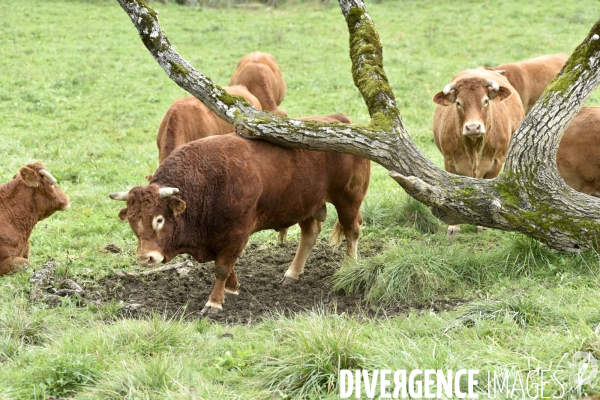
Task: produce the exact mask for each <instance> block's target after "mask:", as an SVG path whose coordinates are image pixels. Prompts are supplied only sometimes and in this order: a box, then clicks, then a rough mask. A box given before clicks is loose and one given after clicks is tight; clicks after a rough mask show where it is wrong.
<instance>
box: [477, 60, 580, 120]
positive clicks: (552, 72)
mask: <svg viewBox="0 0 600 400" xmlns="http://www.w3.org/2000/svg"><path fill="white" fill-rule="evenodd" d="M568 59H569V55H568V54H566V53H558V54H550V55H545V56H540V57H536V58H532V59H529V60H524V61H520V62H516V63H506V64H500V65H497V66H495V67H486V69H490V70H500V71H505V72H504V75H505V76H506V79H508V81H509V82H510V84H511V85H512V86H513V87H514V88H515V89H516V90H517V92H518V93H519V96H520V97H521V102H522V103H523V108H524V110H525V113H528V112H529V110H530V109H531V107H533V105H534V104H535V102H536V101H537V100H538V99H539V98H540V96H541V95H542V93H543V92H544V89H546V86H548V84H549V83H550V81H551V80H552V79H554V77H555V76H556V74H558V73H559V72H560V70H561V69H562V67H563V66H564V65H565V63H566V62H567V60H568Z"/></svg>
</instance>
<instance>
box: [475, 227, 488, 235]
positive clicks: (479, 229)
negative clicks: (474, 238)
mask: <svg viewBox="0 0 600 400" xmlns="http://www.w3.org/2000/svg"><path fill="white" fill-rule="evenodd" d="M486 229H487V228H486V227H485V226H477V233H478V234H479V233H483V231H485V230H486Z"/></svg>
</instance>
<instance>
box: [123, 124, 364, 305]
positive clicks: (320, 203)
mask: <svg viewBox="0 0 600 400" xmlns="http://www.w3.org/2000/svg"><path fill="white" fill-rule="evenodd" d="M369 177H370V162H369V160H366V159H363V158H359V157H356V156H352V155H348V154H341V153H326V152H313V151H308V150H288V149H284V148H282V147H279V146H276V145H273V144H271V143H268V142H265V141H260V140H247V139H244V138H241V137H239V136H237V135H235V134H230V135H223V136H212V137H208V138H205V139H202V140H197V141H194V142H191V143H188V144H187V145H185V146H182V147H180V148H179V149H177V150H175V151H174V152H173V153H172V154H171V156H170V157H169V158H167V159H166V160H165V162H164V163H163V164H162V165H161V166H160V167H159V168H158V170H157V171H156V173H155V174H154V175H153V177H152V180H151V182H150V184H149V185H148V186H146V187H139V186H138V187H135V188H133V189H131V191H130V192H129V195H128V197H127V208H125V209H123V210H121V212H120V214H119V216H120V218H121V219H123V220H127V221H129V223H130V226H131V228H132V230H133V231H134V233H135V234H136V236H137V237H138V243H139V245H138V260H140V262H142V263H143V264H145V265H149V262H148V261H147V260H148V257H147V254H148V252H150V251H157V252H160V255H161V256H162V257H164V258H163V259H162V260H157V261H163V262H168V261H169V260H171V259H172V258H173V257H175V256H176V255H178V254H181V253H187V254H190V255H192V256H193V257H194V258H195V259H196V260H198V261H199V262H208V261H211V260H215V276H216V279H217V281H216V283H215V287H214V290H213V293H211V296H210V297H209V303H211V304H213V305H220V304H222V303H223V299H224V290H225V289H227V290H229V291H235V289H236V287H237V278H236V276H235V272H234V269H233V266H234V263H235V262H236V260H237V258H238V256H239V255H240V253H241V252H242V250H243V249H244V246H245V245H246V243H247V241H248V238H249V237H250V235H251V234H252V233H254V232H258V231H261V230H265V229H275V230H280V229H283V228H287V227H289V226H291V225H293V224H296V223H299V224H300V228H301V236H302V239H301V243H300V246H299V253H300V247H302V246H304V249H305V250H306V253H307V251H309V250H310V248H312V246H313V245H314V242H313V241H312V239H315V240H316V235H318V233H319V231H320V229H321V225H320V224H321V222H320V220H321V219H324V217H325V212H324V205H325V203H326V202H329V203H332V204H333V205H334V206H335V208H336V210H337V212H338V220H339V224H340V225H341V227H342V228H343V230H344V233H345V235H346V240H347V245H348V246H349V247H348V248H349V249H351V247H352V246H354V248H353V249H354V250H355V246H356V243H357V241H358V236H359V232H360V226H359V225H360V222H362V217H361V215H360V205H361V203H362V200H363V198H364V196H365V195H366V192H367V188H368V184H369ZM159 187H177V188H179V191H180V193H179V195H177V196H175V197H171V198H168V199H162V200H160V199H159V198H158V189H159ZM182 202H184V203H183V204H184V205H185V206H186V208H185V211H183V212H182V213H181V214H178V213H177V212H175V211H174V210H179V209H180V207H181V203H182ZM173 203H175V204H173ZM157 215H162V216H163V217H164V219H165V222H164V225H163V227H162V229H160V230H159V231H158V232H157V231H155V230H154V229H153V227H152V221H153V220H156V218H157V217H156V216H157ZM303 241H304V244H303V243H302V242H303ZM303 251H304V250H303ZM144 252H146V253H144ZM297 256H298V254H297ZM304 261H305V260H304ZM304 261H302V262H299V263H298V264H299V265H298V268H297V269H295V270H296V271H299V273H302V269H303V266H304ZM292 264H294V263H292ZM300 264H301V265H300ZM290 268H291V267H290ZM209 303H207V304H209Z"/></svg>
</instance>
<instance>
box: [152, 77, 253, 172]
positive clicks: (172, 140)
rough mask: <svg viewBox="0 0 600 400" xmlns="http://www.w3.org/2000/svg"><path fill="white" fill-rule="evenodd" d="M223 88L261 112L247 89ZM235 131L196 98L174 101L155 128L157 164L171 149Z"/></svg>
mask: <svg viewBox="0 0 600 400" xmlns="http://www.w3.org/2000/svg"><path fill="white" fill-rule="evenodd" d="M223 89H225V90H226V91H227V92H229V93H231V94H235V95H238V96H241V97H243V98H245V99H246V100H248V101H249V102H250V103H251V104H252V105H253V106H254V107H256V108H257V109H259V110H262V106H261V105H260V102H259V101H258V99H257V98H256V97H254V95H253V94H252V93H250V92H249V91H248V89H246V87H244V86H242V85H236V86H226V87H224V88H223ZM234 131H235V128H234V127H233V125H231V124H230V123H228V122H225V121H223V120H222V119H221V118H219V117H217V116H216V115H215V114H214V113H213V112H212V111H210V109H209V108H208V107H206V106H205V105H204V104H202V102H201V101H200V100H198V99H197V98H195V97H186V98H183V99H178V100H175V102H173V104H172V105H171V107H169V110H168V111H167V113H166V114H165V116H164V118H163V120H162V122H161V123H160V127H159V128H158V136H157V137H156V146H157V147H158V162H159V164H162V162H163V161H164V160H165V158H167V156H168V155H169V154H171V152H172V151H173V150H175V149H176V148H178V147H180V146H183V145H184V144H186V143H189V142H191V141H192V140H197V139H202V138H205V137H207V136H214V135H224V134H226V133H231V132H234Z"/></svg>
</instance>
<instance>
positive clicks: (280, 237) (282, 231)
mask: <svg viewBox="0 0 600 400" xmlns="http://www.w3.org/2000/svg"><path fill="white" fill-rule="evenodd" d="M277 232H278V235H277V240H278V241H279V244H283V243H284V242H285V239H286V238H287V232H288V228H282V229H280V230H278V231H277Z"/></svg>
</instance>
